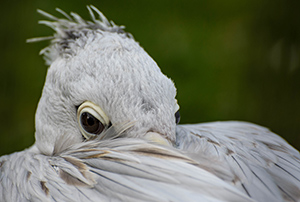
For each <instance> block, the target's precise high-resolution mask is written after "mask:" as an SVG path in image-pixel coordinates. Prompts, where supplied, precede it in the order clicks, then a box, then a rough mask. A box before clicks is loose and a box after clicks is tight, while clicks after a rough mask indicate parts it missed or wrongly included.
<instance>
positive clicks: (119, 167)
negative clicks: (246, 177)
mask: <svg viewBox="0 0 300 202" xmlns="http://www.w3.org/2000/svg"><path fill="white" fill-rule="evenodd" d="M0 161H1V162H2V166H1V173H0V194H1V195H2V199H4V201H27V200H28V201H40V200H42V201H238V202H240V201H252V200H251V199H250V198H249V197H248V196H246V195H245V194H244V193H242V192H241V191H239V190H238V189H236V188H235V187H234V186H232V185H229V184H228V183H226V182H224V181H223V180H221V179H220V178H218V177H216V176H215V175H213V174H211V173H210V172H208V171H206V170H205V169H202V168H200V167H198V165H197V163H195V162H194V161H192V160H191V159H189V158H188V157H186V156H184V155H182V154H181V153H179V152H177V151H176V150H174V149H172V148H167V147H162V146H159V145H156V144H153V143H149V142H145V141H143V140H138V139H128V138H117V139H115V140H104V141H100V142H93V141H91V142H85V143H81V144H77V145H73V146H71V147H68V148H67V149H65V150H63V151H60V152H59V153H56V154H55V155H54V156H45V155H41V154H31V153H30V152H26V151H25V152H19V153H15V154H13V155H10V156H6V157H2V158H1V159H0ZM12 167H15V170H16V172H14V171H13V170H11V168H12Z"/></svg>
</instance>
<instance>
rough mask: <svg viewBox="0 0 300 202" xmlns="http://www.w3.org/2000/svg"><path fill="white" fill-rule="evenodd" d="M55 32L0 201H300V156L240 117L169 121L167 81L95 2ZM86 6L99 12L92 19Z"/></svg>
mask: <svg viewBox="0 0 300 202" xmlns="http://www.w3.org/2000/svg"><path fill="white" fill-rule="evenodd" d="M88 9H89V11H90V14H91V17H92V21H91V22H90V21H86V20H84V19H82V18H81V17H80V16H79V15H77V14H74V13H71V16H72V17H71V16H69V15H67V14H65V13H64V12H63V11H61V10H59V9H58V11H59V12H60V13H62V14H63V15H64V16H65V19H60V18H57V17H54V16H52V15H50V14H47V13H45V12H43V11H40V13H42V14H43V15H45V16H46V17H48V18H49V19H50V20H52V22H49V21H41V23H42V24H46V25H47V26H49V27H51V28H52V29H54V30H55V34H54V35H53V36H51V37H44V38H35V39H32V40H31V41H38V40H44V39H51V44H50V46H49V47H47V48H45V49H43V50H42V52H41V53H42V54H44V56H45V59H46V63H47V64H49V65H50V67H49V69H48V73H47V78H46V82H45V86H44V89H43V93H42V97H41V99H40V102H39V105H38V109H37V112H36V133H35V137H36V142H35V144H34V145H33V146H32V147H31V148H29V149H27V150H24V151H22V152H18V153H13V154H11V155H7V156H2V157H1V158H0V197H1V201H300V155H299V152H298V151H297V150H295V149H294V148H293V147H291V146H290V145H289V144H288V143H287V142H285V140H283V139H282V138H280V137H279V136H277V135H276V134H274V133H272V132H270V131H269V130H268V129H266V128H264V127H261V126H257V125H255V124H250V123H244V122H215V123H204V124H196V125H177V126H176V122H177V120H176V119H177V118H178V116H175V114H176V112H177V110H178V104H177V101H176V99H175V96H176V89H175V86H174V84H173V82H172V81H171V80H170V79H168V78H167V77H166V76H165V75H163V74H162V72H161V71H160V69H159V67H158V66H157V64H156V63H155V62H154V60H153V59H152V58H151V57H150V56H149V55H148V54H147V53H146V52H145V51H144V50H143V49H142V48H141V47H140V46H139V44H138V43H137V42H135V41H134V39H133V37H132V36H131V35H130V34H129V33H126V32H125V31H124V27H122V26H117V25H115V24H114V23H113V22H109V21H108V20H107V19H106V18H105V17H104V16H103V14H102V13H101V12H100V11H98V10H97V9H96V8H95V7H93V6H91V7H88ZM92 10H94V11H95V12H96V14H98V15H99V18H100V19H97V18H96V17H95V16H94V12H93V11H92Z"/></svg>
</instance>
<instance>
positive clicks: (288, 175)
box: [176, 121, 300, 201]
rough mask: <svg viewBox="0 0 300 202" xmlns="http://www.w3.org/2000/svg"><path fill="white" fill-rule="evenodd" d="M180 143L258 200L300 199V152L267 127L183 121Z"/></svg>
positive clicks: (211, 168)
mask: <svg viewBox="0 0 300 202" xmlns="http://www.w3.org/2000/svg"><path fill="white" fill-rule="evenodd" d="M176 145H177V148H178V149H179V150H181V151H184V152H185V153H186V154H187V155H188V156H190V157H191V158H192V159H193V160H195V161H197V162H198V163H199V164H200V166H201V167H202V168H204V169H207V170H209V171H210V172H211V173H213V174H215V175H216V176H218V177H220V178H221V179H223V180H225V181H226V182H228V183H231V184H233V185H234V186H236V187H237V188H238V189H239V190H241V191H243V192H244V193H245V194H247V195H249V196H250V197H252V198H254V199H255V200H258V201H284V200H286V201H300V161H299V159H300V155H299V152H298V151H297V150H296V149H294V148H293V147H292V146H290V145H289V144H288V143H287V142H286V141H285V140H283V139H282V138H281V137H279V136H278V135H276V134H274V133H272V132H271V131H269V130H268V129H266V128H264V127H261V126H258V125H255V124H251V123H246V122H235V121H228V122H212V123H204V124H194V125H179V126H177V141H176ZM207 159H211V160H207ZM212 163H213V165H211V164H212ZM220 168H222V169H221V171H220ZM222 170H223V171H222Z"/></svg>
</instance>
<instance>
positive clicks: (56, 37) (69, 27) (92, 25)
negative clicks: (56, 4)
mask: <svg viewBox="0 0 300 202" xmlns="http://www.w3.org/2000/svg"><path fill="white" fill-rule="evenodd" d="M87 9H88V10H89V13H90V16H91V19H92V21H87V20H84V19H83V18H82V17H81V16H79V15H78V14H76V13H73V12H71V13H70V15H68V14H67V13H65V12H64V11H63V10H61V9H59V8H56V11H58V12H59V13H61V14H62V15H63V16H64V17H65V18H58V17H55V16H53V15H51V14H49V13H47V12H45V11H42V10H39V9H38V13H40V14H41V15H43V16H45V17H47V18H48V19H50V20H52V21H46V20H41V21H39V24H44V25H46V26H48V27H50V28H52V29H53V30H54V31H55V33H54V34H53V36H47V37H36V38H32V39H28V40H27V42H38V41H44V40H51V44H50V45H49V46H47V47H45V48H44V49H42V50H41V51H40V54H41V55H44V59H45V61H46V64H47V65H50V64H51V63H52V62H53V61H54V60H55V59H56V58H57V57H59V56H61V55H63V54H70V55H73V54H74V50H73V49H72V48H71V46H72V44H76V45H77V46H84V45H85V43H86V42H87V40H88V39H87V35H88V34H90V33H93V32H100V33H101V32H114V33H118V34H121V35H123V36H124V37H129V38H133V37H132V35H131V34H130V33H126V32H125V31H124V29H125V26H123V25H121V26H118V25H116V24H115V23H114V22H113V21H108V20H107V18H106V17H105V16H104V15H103V14H102V13H101V12H100V11H99V10H98V9H97V8H96V7H94V6H92V5H91V6H87ZM94 13H96V14H98V15H99V17H98V18H96V16H95V14H94ZM79 38H80V39H81V41H80V43H75V41H76V40H77V39H79Z"/></svg>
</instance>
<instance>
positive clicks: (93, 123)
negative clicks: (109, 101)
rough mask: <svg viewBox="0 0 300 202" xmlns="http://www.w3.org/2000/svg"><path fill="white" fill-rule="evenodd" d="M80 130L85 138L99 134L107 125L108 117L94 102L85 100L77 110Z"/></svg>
mask: <svg viewBox="0 0 300 202" xmlns="http://www.w3.org/2000/svg"><path fill="white" fill-rule="evenodd" d="M77 121H78V124H79V128H80V131H81V133H82V135H83V136H84V137H85V138H86V139H90V138H92V137H95V136H96V135H99V134H100V133H101V132H103V131H104V130H105V129H106V128H107V127H108V126H109V119H108V117H107V116H106V114H105V113H104V112H103V110H102V109H101V108H100V107H99V106H98V105H96V104H94V103H92V102H89V101H86V102H84V103H82V104H81V105H80V106H79V107H78V110H77Z"/></svg>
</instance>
